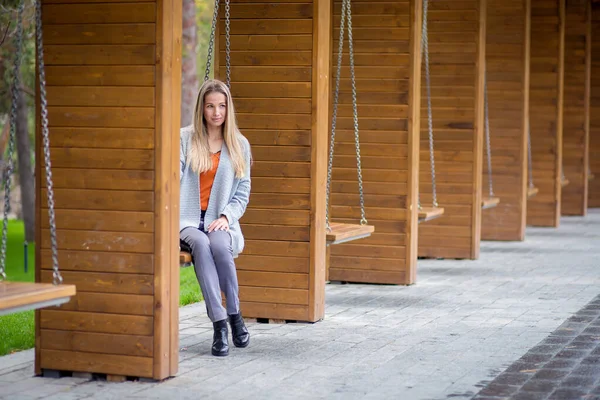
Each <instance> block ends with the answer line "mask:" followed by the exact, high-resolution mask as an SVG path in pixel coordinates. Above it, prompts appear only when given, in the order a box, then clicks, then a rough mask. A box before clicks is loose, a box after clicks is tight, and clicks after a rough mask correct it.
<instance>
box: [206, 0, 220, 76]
mask: <svg viewBox="0 0 600 400" xmlns="http://www.w3.org/2000/svg"><path fill="white" fill-rule="evenodd" d="M218 19H219V0H215V10H214V13H213V20H212V27H211V30H210V39H209V40H208V55H207V56H206V69H205V70H204V81H207V80H208V78H209V76H210V67H211V65H212V53H213V46H214V43H215V32H216V30H217V20H218Z"/></svg>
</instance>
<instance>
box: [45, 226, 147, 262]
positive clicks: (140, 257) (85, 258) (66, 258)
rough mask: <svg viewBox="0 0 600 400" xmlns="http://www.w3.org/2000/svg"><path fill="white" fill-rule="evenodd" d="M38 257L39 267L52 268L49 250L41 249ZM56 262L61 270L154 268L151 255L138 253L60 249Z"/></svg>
mask: <svg viewBox="0 0 600 400" xmlns="http://www.w3.org/2000/svg"><path fill="white" fill-rule="evenodd" d="M38 226H39V225H38ZM37 248H39V246H37ZM38 259H39V260H40V264H39V265H40V267H41V268H39V269H52V253H51V251H50V250H47V249H44V250H42V251H41V252H40V256H39V257H36V260H38ZM58 263H59V265H60V269H61V271H90V272H115V273H132V274H135V273H138V274H152V271H153V270H154V257H153V255H152V254H139V253H138V254H136V253H118V252H90V251H76V250H62V251H60V252H59V253H58Z"/></svg>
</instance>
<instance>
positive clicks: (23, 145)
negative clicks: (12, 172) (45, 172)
mask: <svg viewBox="0 0 600 400" xmlns="http://www.w3.org/2000/svg"><path fill="white" fill-rule="evenodd" d="M16 140H17V158H18V162H19V164H18V165H19V181H20V182H19V183H20V186H21V205H22V210H23V221H24V223H25V240H27V241H28V242H33V241H34V240H35V183H34V179H33V170H32V168H31V144H30V142H29V129H28V127H27V102H26V99H25V93H24V92H23V91H22V90H21V91H19V101H18V103H17V132H16Z"/></svg>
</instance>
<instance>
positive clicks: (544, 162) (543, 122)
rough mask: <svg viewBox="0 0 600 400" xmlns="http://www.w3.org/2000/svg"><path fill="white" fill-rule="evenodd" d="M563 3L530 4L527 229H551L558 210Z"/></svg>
mask: <svg viewBox="0 0 600 400" xmlns="http://www.w3.org/2000/svg"><path fill="white" fill-rule="evenodd" d="M564 16H565V0H536V1H534V2H532V8H531V64H530V65H531V71H530V79H531V84H530V94H529V118H530V123H531V151H532V166H533V183H534V185H535V186H536V187H537V188H538V189H539V193H538V194H537V195H536V196H535V197H533V198H531V199H530V200H529V201H528V205H527V224H528V225H534V226H548V227H557V226H558V225H559V222H560V207H561V184H560V182H561V172H560V168H561V160H562V130H563V129H562V121H563V111H562V110H563V60H564V32H565V25H564V20H565V18H564Z"/></svg>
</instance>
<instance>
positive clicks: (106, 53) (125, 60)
mask: <svg viewBox="0 0 600 400" xmlns="http://www.w3.org/2000/svg"><path fill="white" fill-rule="evenodd" d="M44 53H45V54H44V55H45V57H46V59H47V61H46V62H47V63H48V65H122V64H128V65H153V64H155V63H156V58H155V57H156V54H155V53H156V47H155V46H154V45H152V44H118V45H117V44H112V45H99V44H98V45H87V46H79V45H66V44H62V45H48V46H44Z"/></svg>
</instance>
